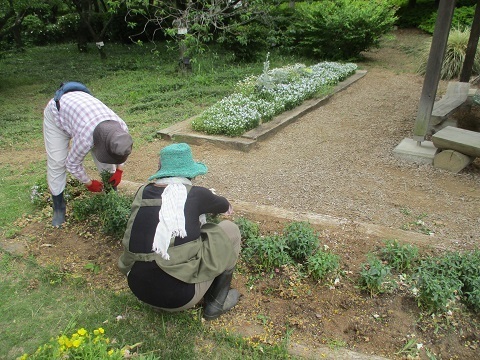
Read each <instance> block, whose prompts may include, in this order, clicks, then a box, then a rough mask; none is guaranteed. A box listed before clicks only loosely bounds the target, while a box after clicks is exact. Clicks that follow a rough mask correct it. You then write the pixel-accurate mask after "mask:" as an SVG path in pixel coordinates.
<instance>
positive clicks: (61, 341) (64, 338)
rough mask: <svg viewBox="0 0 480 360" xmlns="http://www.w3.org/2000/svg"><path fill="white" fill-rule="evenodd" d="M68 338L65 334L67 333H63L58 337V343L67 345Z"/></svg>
mask: <svg viewBox="0 0 480 360" xmlns="http://www.w3.org/2000/svg"><path fill="white" fill-rule="evenodd" d="M67 339H68V338H67V337H66V336H65V335H62V336H60V337H59V338H58V340H57V341H58V344H59V345H65V341H66V340H67Z"/></svg>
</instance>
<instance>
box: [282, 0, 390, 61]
mask: <svg viewBox="0 0 480 360" xmlns="http://www.w3.org/2000/svg"><path fill="white" fill-rule="evenodd" d="M395 20H396V17H395V8H393V7H392V6H391V5H390V4H389V2H388V1H386V0H378V1H349V0H335V1H333V0H328V1H321V2H317V1H315V2H301V3H298V4H296V6H295V13H294V16H293V19H292V22H291V24H290V26H289V27H288V30H287V32H286V34H285V36H284V41H285V42H286V43H287V44H288V45H287V47H290V48H291V50H292V51H296V52H300V53H303V54H305V55H307V56H311V57H314V58H317V59H318V58H320V59H328V60H351V59H355V58H358V57H359V55H360V53H361V52H362V51H366V50H369V49H371V48H374V47H378V46H379V42H380V39H381V37H382V36H383V35H384V34H386V33H387V32H389V31H390V30H391V29H392V26H393V24H394V22H395Z"/></svg>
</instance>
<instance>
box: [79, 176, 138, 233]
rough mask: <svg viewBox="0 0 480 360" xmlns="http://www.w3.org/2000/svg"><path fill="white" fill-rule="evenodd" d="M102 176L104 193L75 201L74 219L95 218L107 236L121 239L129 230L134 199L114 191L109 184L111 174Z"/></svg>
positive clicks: (89, 195)
mask: <svg viewBox="0 0 480 360" xmlns="http://www.w3.org/2000/svg"><path fill="white" fill-rule="evenodd" d="M101 175H102V180H103V183H104V192H102V193H98V194H87V195H88V196H85V197H83V198H82V199H77V200H75V201H74V202H73V211H72V213H73V218H74V219H75V220H77V221H85V220H87V219H89V218H93V219H94V220H95V221H98V222H99V224H100V226H101V229H102V231H103V232H104V233H105V234H106V235H110V236H113V237H114V238H116V239H121V238H122V237H123V234H124V233H125V229H126V228H127V222H128V218H129V216H130V207H131V205H132V201H133V198H132V197H131V196H126V195H122V194H119V193H118V192H116V191H113V189H112V186H111V185H110V184H109V183H108V178H109V177H110V176H111V174H110V173H108V172H102V174H101Z"/></svg>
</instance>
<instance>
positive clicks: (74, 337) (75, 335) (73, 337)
mask: <svg viewBox="0 0 480 360" xmlns="http://www.w3.org/2000/svg"><path fill="white" fill-rule="evenodd" d="M79 337H80V335H78V333H75V334H73V335H72V340H74V339H78V338H79Z"/></svg>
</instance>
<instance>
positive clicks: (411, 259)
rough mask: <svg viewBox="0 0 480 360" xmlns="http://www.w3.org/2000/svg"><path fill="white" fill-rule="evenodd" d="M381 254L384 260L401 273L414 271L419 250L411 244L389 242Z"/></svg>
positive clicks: (395, 241)
mask: <svg viewBox="0 0 480 360" xmlns="http://www.w3.org/2000/svg"><path fill="white" fill-rule="evenodd" d="M380 254H381V255H380V257H381V258H382V260H384V261H386V262H387V263H388V264H389V265H390V266H391V267H392V268H393V269H395V270H396V271H399V272H405V271H410V270H412V267H413V265H414V264H415V263H416V262H417V261H418V248H417V247H415V246H413V245H410V244H400V243H399V242H398V241H397V240H389V241H387V242H386V244H385V247H384V248H383V249H381V251H380Z"/></svg>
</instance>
